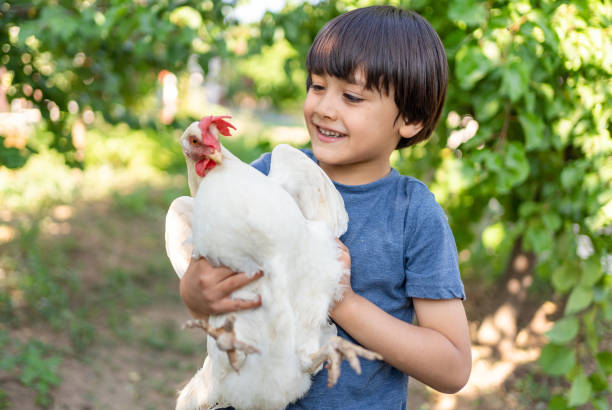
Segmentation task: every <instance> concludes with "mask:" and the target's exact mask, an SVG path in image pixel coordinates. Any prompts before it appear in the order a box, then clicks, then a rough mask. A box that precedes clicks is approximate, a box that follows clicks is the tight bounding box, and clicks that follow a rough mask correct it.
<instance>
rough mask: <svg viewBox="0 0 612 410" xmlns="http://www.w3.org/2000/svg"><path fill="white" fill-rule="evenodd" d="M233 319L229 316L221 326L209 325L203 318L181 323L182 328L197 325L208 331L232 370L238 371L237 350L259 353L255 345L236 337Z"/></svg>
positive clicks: (190, 327)
mask: <svg viewBox="0 0 612 410" xmlns="http://www.w3.org/2000/svg"><path fill="white" fill-rule="evenodd" d="M235 320H236V318H235V317H234V316H230V317H228V318H227V320H226V321H225V323H224V324H223V326H221V327H216V328H215V327H212V326H210V325H209V324H208V322H207V321H205V320H201V319H196V320H188V321H187V322H185V324H183V329H186V328H188V329H193V328H196V327H199V328H200V329H202V330H204V331H205V332H206V333H208V334H209V335H210V336H211V337H212V338H213V339H215V340H216V341H217V347H218V348H219V349H220V350H223V351H224V352H226V353H227V358H228V359H229V362H230V365H231V366H232V368H233V369H234V370H236V372H238V371H239V370H240V366H239V365H238V355H237V353H238V352H237V351H238V350H241V351H243V352H244V353H245V354H249V353H259V350H258V349H257V348H256V347H255V346H251V345H250V344H248V343H244V342H241V341H240V340H237V339H236V334H235V333H234V321H235Z"/></svg>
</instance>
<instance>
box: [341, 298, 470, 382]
mask: <svg viewBox="0 0 612 410" xmlns="http://www.w3.org/2000/svg"><path fill="white" fill-rule="evenodd" d="M413 302H414V307H415V311H416V315H417V318H418V321H419V326H416V325H412V324H410V323H407V322H404V321H402V320H400V319H397V318H396V317H394V316H392V315H390V314H388V313H386V312H385V311H383V310H382V309H380V308H379V307H378V306H376V305H375V304H373V303H372V302H370V301H369V300H367V299H365V298H364V297H362V296H359V295H357V294H356V293H354V292H353V291H352V289H350V288H347V289H346V292H345V293H344V297H343V299H342V301H341V302H340V303H338V304H337V305H336V306H335V307H334V308H333V309H332V311H331V312H330V315H331V317H332V319H334V321H335V322H336V323H337V324H338V325H340V326H341V327H342V328H343V329H344V330H345V331H346V332H347V333H349V334H350V335H351V336H352V337H353V338H355V339H356V340H357V341H358V342H359V343H361V344H362V345H363V346H365V347H366V348H368V349H371V350H374V351H375V352H377V353H380V354H381V355H382V356H383V357H384V360H385V361H386V362H387V363H389V364H391V365H392V366H394V367H396V368H397V369H399V370H401V371H402V372H404V373H406V374H408V375H410V376H412V377H414V378H416V379H418V380H420V381H421V382H423V383H425V384H427V385H429V386H431V387H433V388H434V389H436V390H439V391H441V392H444V393H455V392H457V391H459V390H460V389H461V388H462V387H463V386H464V385H465V384H466V383H467V380H468V378H469V375H470V371H471V367H472V358H471V356H472V354H471V349H470V337H469V330H468V323H467V318H466V316H465V310H464V308H463V303H462V302H461V300H460V299H448V300H430V299H413Z"/></svg>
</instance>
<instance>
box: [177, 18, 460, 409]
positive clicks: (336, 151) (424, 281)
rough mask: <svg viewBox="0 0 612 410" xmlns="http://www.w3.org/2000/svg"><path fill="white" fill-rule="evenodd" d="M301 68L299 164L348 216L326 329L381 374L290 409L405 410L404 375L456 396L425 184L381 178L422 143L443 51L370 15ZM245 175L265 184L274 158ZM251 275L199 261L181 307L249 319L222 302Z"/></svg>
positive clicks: (451, 253) (423, 30) (330, 31)
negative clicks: (322, 179)
mask: <svg viewBox="0 0 612 410" xmlns="http://www.w3.org/2000/svg"><path fill="white" fill-rule="evenodd" d="M306 68H307V70H308V80H307V88H308V94H307V96H306V101H305V102H304V118H305V121H306V126H307V128H308V132H309V134H310V140H311V143H312V151H309V150H306V151H305V152H306V154H308V155H309V156H310V157H311V158H312V159H313V160H315V161H317V162H318V164H319V166H321V168H322V169H323V170H324V171H325V172H326V173H327V174H328V175H329V176H330V178H331V179H332V180H333V181H334V183H335V185H336V187H337V188H338V190H339V191H340V193H341V194H342V197H343V199H344V202H345V205H346V209H347V212H348V214H349V227H348V230H347V232H346V233H345V234H344V235H343V236H342V237H341V238H340V239H341V241H342V243H344V244H345V245H346V248H344V247H343V249H344V252H343V260H344V261H345V263H346V264H347V266H348V267H350V269H351V274H350V278H348V277H347V278H345V284H346V285H347V286H346V291H345V293H344V296H343V299H342V300H341V301H340V302H339V303H338V304H337V305H336V306H335V307H334V308H333V309H332V310H331V311H330V317H331V318H332V319H333V320H334V322H335V323H336V324H337V325H338V334H339V335H340V336H341V337H344V338H347V339H349V340H351V341H353V342H357V343H359V344H361V345H363V346H365V347H366V348H368V349H371V350H373V351H376V352H378V353H380V354H382V356H383V357H384V360H385V361H374V362H369V361H363V360H362V361H361V365H362V368H363V373H362V374H361V375H356V374H355V373H354V372H353V371H352V370H351V369H350V368H349V367H348V366H347V364H346V363H344V364H343V365H342V374H341V376H340V379H339V381H338V384H337V385H336V386H335V387H333V388H331V389H328V388H327V386H326V380H327V374H326V373H327V371H326V370H322V371H321V372H319V373H318V374H317V375H316V376H315V377H314V379H313V384H312V387H311V389H310V391H309V392H308V393H307V395H306V396H305V397H303V398H302V399H300V400H299V401H298V402H296V403H293V404H292V405H290V406H289V408H292V409H294V408H295V409H298V408H303V409H306V408H308V409H324V408H325V409H338V408H348V409H403V408H406V401H407V379H408V375H410V376H413V377H415V378H417V379H419V380H421V381H422V382H423V383H425V384H428V385H429V386H431V387H433V388H435V389H437V390H440V391H442V392H446V393H452V392H456V391H458V390H459V389H460V388H461V387H462V386H463V385H464V384H465V383H466V382H467V379H468V377H469V373H470V370H471V352H470V342H469V332H468V325H467V319H466V317H465V312H464V309H463V304H462V302H461V299H463V298H464V297H465V295H464V291H463V285H462V283H461V279H460V277H459V270H458V264H457V250H456V247H455V242H454V239H453V236H452V233H451V231H450V228H449V226H448V223H447V221H446V218H445V216H444V213H443V211H442V209H441V208H440V206H439V205H438V204H437V202H436V201H435V199H434V197H433V195H432V194H431V193H430V192H429V190H428V189H427V188H426V187H425V185H424V184H422V183H421V182H419V181H418V180H416V179H414V178H411V177H406V176H402V175H400V174H399V173H398V172H397V171H396V170H394V169H392V168H391V167H390V166H389V156H390V155H391V153H392V152H393V150H394V149H396V148H402V147H405V146H408V145H412V144H414V143H416V142H419V141H422V140H424V139H426V138H428V137H429V136H430V135H431V133H432V132H433V129H434V127H435V125H436V123H437V121H438V119H439V117H440V113H441V111H442V106H443V104H444V99H445V96H446V87H447V82H448V74H447V63H446V56H445V53H444V48H443V46H442V43H441V41H440V39H439V37H438V36H437V34H436V33H435V31H434V30H433V28H432V27H431V26H430V25H429V23H427V22H426V21H425V20H424V19H423V18H422V17H420V16H419V15H417V14H415V13H411V12H406V11H402V10H400V9H397V8H395V7H390V6H374V7H367V8H363V9H357V10H353V11H351V12H348V13H346V14H343V15H341V16H339V17H337V18H335V19H333V20H332V21H330V22H329V23H328V24H327V25H326V26H325V27H324V28H323V29H322V30H321V31H320V32H319V34H318V35H317V37H316V39H315V41H314V43H313V45H312V47H311V49H310V51H309V53H308V57H307V60H306ZM252 165H253V166H254V167H256V168H257V169H259V170H260V171H262V172H263V173H266V174H267V172H268V171H269V166H270V155H269V154H266V155H264V156H262V157H261V158H260V159H259V160H257V161H255V162H254V163H253V164H252ZM347 248H348V250H350V255H349V253H348V250H347ZM260 276H261V275H256V276H255V277H253V278H251V279H249V278H247V277H246V276H245V275H244V274H242V273H234V272H231V271H229V270H228V269H225V268H213V267H212V266H211V265H209V264H208V262H207V261H206V260H203V259H202V260H197V261H195V260H194V261H192V263H191V264H190V266H189V269H188V270H187V272H186V274H185V275H184V276H183V278H182V279H181V297H182V299H183V301H184V302H185V304H186V305H187V306H188V307H189V309H190V310H191V312H192V314H193V315H194V316H196V317H207V315H209V314H217V313H223V312H230V311H236V310H242V309H251V308H256V307H257V306H259V305H260V304H261V300H259V301H257V302H252V301H243V300H233V299H230V298H229V295H230V294H231V292H232V291H234V290H236V289H238V288H240V287H241V286H244V285H245V284H247V283H249V282H250V281H252V280H256V279H257V278H258V277H260ZM415 313H416V316H417V319H418V323H419V325H418V326H415V325H412V324H411V323H412V321H413V317H414V314H415Z"/></svg>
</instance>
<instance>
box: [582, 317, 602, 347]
mask: <svg viewBox="0 0 612 410" xmlns="http://www.w3.org/2000/svg"><path fill="white" fill-rule="evenodd" d="M596 322H597V307H596V306H593V307H592V308H591V309H589V311H588V312H587V313H585V314H584V315H583V316H582V324H583V325H584V327H583V333H584V334H585V335H586V342H587V346H588V347H589V349H591V352H592V353H593V354H596V353H597V350H598V349H597V346H598V345H599V337H598V336H597V331H596V330H595V325H596Z"/></svg>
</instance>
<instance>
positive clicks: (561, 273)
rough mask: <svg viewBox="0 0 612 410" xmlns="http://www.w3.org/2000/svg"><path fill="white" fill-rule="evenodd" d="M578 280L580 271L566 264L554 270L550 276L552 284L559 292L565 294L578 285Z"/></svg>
mask: <svg viewBox="0 0 612 410" xmlns="http://www.w3.org/2000/svg"><path fill="white" fill-rule="evenodd" d="M579 278H580V271H579V270H578V269H576V268H575V267H574V266H572V265H569V264H567V263H566V264H564V265H561V266H559V267H558V268H557V269H555V271H554V272H553V274H552V283H553V286H554V287H555V289H556V290H558V291H559V292H566V291H568V290H569V289H571V288H572V286H574V285H575V284H577V283H578V279H579Z"/></svg>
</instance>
